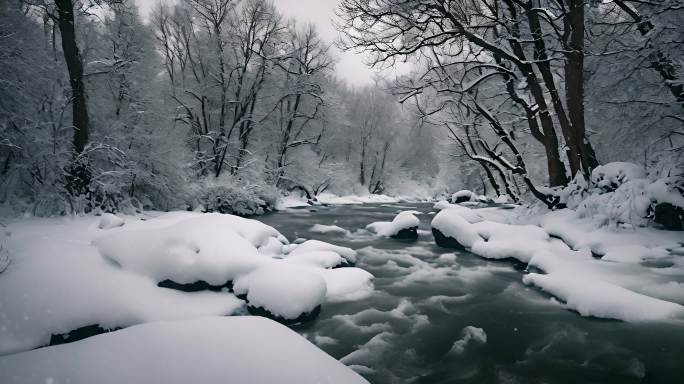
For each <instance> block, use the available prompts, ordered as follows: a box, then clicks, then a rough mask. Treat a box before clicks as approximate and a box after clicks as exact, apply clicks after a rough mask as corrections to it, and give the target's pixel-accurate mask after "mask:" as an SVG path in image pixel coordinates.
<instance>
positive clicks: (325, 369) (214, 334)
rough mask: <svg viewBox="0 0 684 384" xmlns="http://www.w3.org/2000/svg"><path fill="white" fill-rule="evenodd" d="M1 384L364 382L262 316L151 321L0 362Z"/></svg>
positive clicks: (22, 354)
mask: <svg viewBox="0 0 684 384" xmlns="http://www.w3.org/2000/svg"><path fill="white" fill-rule="evenodd" d="M0 382H3V383H6V384H10V383H12V384H15V383H16V384H20V383H66V382H68V383H72V384H79V383H83V384H91V383H100V384H107V383H112V384H120V383H167V384H172V383H183V384H185V383H205V384H210V383H226V382H232V383H292V384H295V383H296V384H300V383H301V384H304V383H312V384H313V383H330V384H333V383H366V380H364V379H363V378H362V377H361V376H359V375H358V374H356V373H355V372H354V371H352V370H351V369H349V368H347V367H345V366H344V365H343V364H341V363H340V362H338V361H336V360H335V359H333V358H332V357H330V356H328V355H327V354H326V353H325V352H323V351H321V350H320V349H318V348H317V347H315V346H314V345H313V344H311V343H310V342H308V341H307V340H306V339H304V338H303V337H301V336H299V335H297V334H296V333H295V332H293V331H291V330H290V329H288V328H286V327H285V326H282V325H280V324H278V323H276V322H274V321H271V320H268V319H265V318H261V317H244V316H241V317H207V318H199V319H193V320H184V321H172V322H155V323H148V324H142V325H137V326H133V327H130V328H128V329H124V330H120V331H116V332H112V333H109V334H105V335H99V336H95V337H92V338H90V339H87V340H83V341H81V342H78V343H72V344H67V345H60V346H54V347H48V348H42V349H38V350H35V351H29V352H25V353H21V354H16V355H10V356H3V357H0Z"/></svg>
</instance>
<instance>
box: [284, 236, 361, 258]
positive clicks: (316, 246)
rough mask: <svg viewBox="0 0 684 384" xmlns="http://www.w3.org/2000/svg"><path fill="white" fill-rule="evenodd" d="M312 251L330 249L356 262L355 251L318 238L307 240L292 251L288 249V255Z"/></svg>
mask: <svg viewBox="0 0 684 384" xmlns="http://www.w3.org/2000/svg"><path fill="white" fill-rule="evenodd" d="M313 251H331V252H335V253H337V254H339V255H340V256H342V257H343V258H344V259H345V260H347V261H348V262H350V263H354V262H356V251H355V250H353V249H351V248H347V247H340V246H338V245H334V244H330V243H326V242H324V241H320V240H307V241H305V242H303V243H301V244H299V245H297V246H296V247H294V249H293V250H292V251H290V256H293V255H298V254H301V253H306V252H313Z"/></svg>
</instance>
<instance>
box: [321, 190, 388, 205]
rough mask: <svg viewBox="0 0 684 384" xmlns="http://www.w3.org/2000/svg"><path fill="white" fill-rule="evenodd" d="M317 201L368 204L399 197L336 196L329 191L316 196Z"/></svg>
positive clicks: (328, 203) (329, 203)
mask: <svg viewBox="0 0 684 384" xmlns="http://www.w3.org/2000/svg"><path fill="white" fill-rule="evenodd" d="M316 199H318V202H320V203H321V204H327V205H347V204H369V203H398V202H399V199H398V198H396V197H391V196H387V195H373V194H369V195H361V196H359V195H347V196H337V195H333V194H331V193H327V192H324V193H321V194H319V195H317V196H316Z"/></svg>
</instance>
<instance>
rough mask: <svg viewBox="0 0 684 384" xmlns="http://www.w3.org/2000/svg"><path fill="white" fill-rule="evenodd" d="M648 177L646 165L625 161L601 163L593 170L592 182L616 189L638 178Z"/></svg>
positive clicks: (605, 187)
mask: <svg viewBox="0 0 684 384" xmlns="http://www.w3.org/2000/svg"><path fill="white" fill-rule="evenodd" d="M644 178H646V170H645V169H644V167H642V166H640V165H637V164H633V163H624V162H614V163H608V164H605V165H599V166H598V167H596V168H594V170H593V171H591V182H592V183H593V184H594V185H595V186H596V187H598V188H602V189H605V190H615V189H617V188H618V187H619V186H620V185H622V184H624V183H626V182H628V181H631V180H637V179H644Z"/></svg>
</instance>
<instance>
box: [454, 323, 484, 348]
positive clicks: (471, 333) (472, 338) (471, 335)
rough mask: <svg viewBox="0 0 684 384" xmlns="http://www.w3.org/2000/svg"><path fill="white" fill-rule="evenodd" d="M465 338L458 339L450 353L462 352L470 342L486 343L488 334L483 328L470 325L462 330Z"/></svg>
mask: <svg viewBox="0 0 684 384" xmlns="http://www.w3.org/2000/svg"><path fill="white" fill-rule="evenodd" d="M461 333H462V334H463V338H461V339H459V340H456V341H455V342H454V344H453V345H452V346H451V349H450V350H449V354H456V355H460V354H462V353H463V352H464V351H465V349H466V347H467V346H468V345H469V344H484V343H486V342H487V334H486V333H485V331H484V330H483V329H482V328H477V327H473V326H472V325H469V326H467V327H465V328H463V331H462V332H461Z"/></svg>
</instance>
